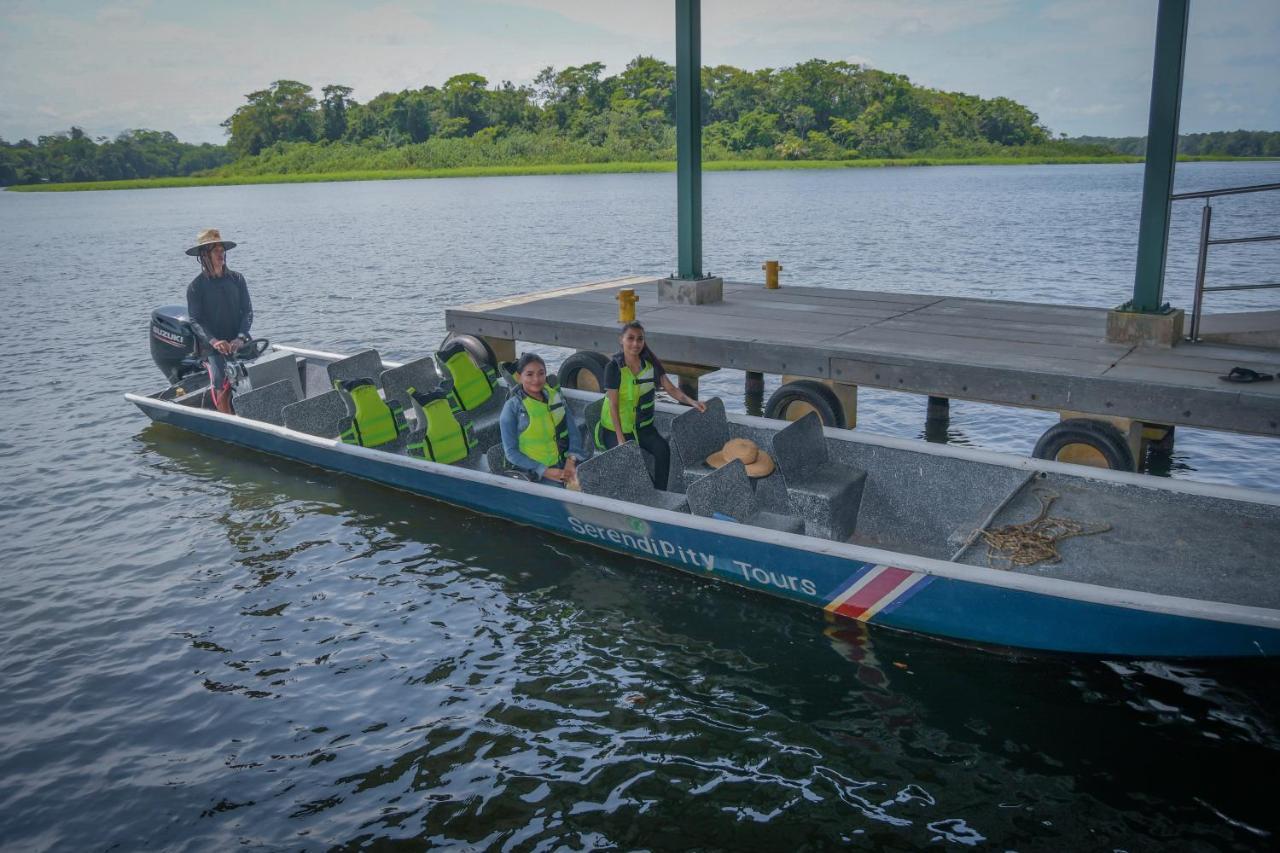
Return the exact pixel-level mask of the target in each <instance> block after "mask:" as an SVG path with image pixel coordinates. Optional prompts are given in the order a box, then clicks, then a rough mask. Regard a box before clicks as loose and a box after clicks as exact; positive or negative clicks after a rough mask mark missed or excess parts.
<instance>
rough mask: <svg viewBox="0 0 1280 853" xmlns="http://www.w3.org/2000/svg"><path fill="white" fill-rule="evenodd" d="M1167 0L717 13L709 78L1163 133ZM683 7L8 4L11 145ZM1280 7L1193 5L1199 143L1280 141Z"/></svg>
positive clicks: (373, 79) (893, 1)
mask: <svg viewBox="0 0 1280 853" xmlns="http://www.w3.org/2000/svg"><path fill="white" fill-rule="evenodd" d="M1155 20H1156V0H788V2H782V3H779V2H777V0H767V1H766V0H703V2H702V60H703V64H704V65H718V64H722V63H724V64H729V65H735V66H737V67H739V68H747V69H756V68H778V67H783V66H787V65H792V64H794V63H796V62H802V61H804V60H806V59H812V58H821V59H828V60H846V61H850V62H858V63H863V64H866V65H869V66H871V67H874V68H879V69H882V70H884V71H892V72H896V73H900V74H906V75H907V76H908V77H910V78H911V80H912V82H914V83H916V84H917V85H924V86H929V87H931V88H937V89H945V90H948V91H961V92H968V93H971V94H977V95H981V96H983V97H988V98H989V97H995V96H1005V97H1009V98H1013V99H1014V100H1016V101H1019V102H1020V103H1023V104H1025V105H1026V106H1028V107H1029V108H1030V109H1031V110H1032V111H1034V112H1036V113H1038V114H1039V116H1040V119H1041V121H1042V122H1044V123H1045V124H1046V125H1047V126H1048V127H1049V128H1050V129H1051V130H1052V131H1054V132H1055V133H1066V134H1068V135H1070V136H1077V135H1085V134H1087V135H1098V136H1140V135H1143V134H1145V133H1146V127H1147V109H1148V99H1149V97H1150V92H1151V88H1150V87H1151V63H1152V58H1153V52H1154V44H1155ZM674 42H675V13H674V2H673V0H629V2H625V1H624V0H505V2H484V0H476V2H472V0H465V2H464V0H452V1H451V2H449V1H448V0H440V2H435V0H414V1H413V2H411V0H401V2H377V1H376V0H347V2H330V0H306V2H304V0H215V2H208V0H205V2H201V3H190V2H184V1H183V0H114V2H76V0H0V138H4V139H7V140H9V141H11V142H12V141H17V140H18V139H21V138H30V139H33V140H34V139H35V138H36V137H37V136H39V135H41V134H48V133H54V132H58V131H62V130H66V129H67V128H69V127H71V126H72V125H76V126H79V127H83V128H84V129H85V130H86V131H87V132H88V133H89V134H90V135H91V136H94V137H98V136H114V135H116V134H117V133H119V132H121V131H123V130H126V129H130V128H147V129H152V130H169V131H172V132H174V133H175V134H176V135H177V136H178V138H179V139H182V140H184V141H188V142H223V141H225V139H226V136H225V133H224V132H223V130H222V128H221V127H220V123H221V122H222V121H223V120H224V119H225V118H226V117H227V116H229V115H231V113H232V112H234V111H235V109H236V108H237V107H238V106H240V105H241V104H243V103H244V96H245V95H246V94H247V93H249V92H252V91H255V90H258V89H262V88H265V87H267V86H268V85H269V84H270V83H271V82H272V81H274V80H279V79H292V80H300V81H302V82H304V83H307V84H309V85H311V86H312V87H314V89H315V91H316V93H317V94H318V93H319V90H320V88H321V87H322V86H325V85H327V84H330V83H341V84H344V85H348V86H351V87H353V88H354V89H355V92H354V97H355V98H356V99H357V100H360V101H367V100H369V99H370V98H372V97H374V96H375V95H377V94H379V93H380V92H383V91H400V90H401V89H407V88H419V87H421V86H424V85H434V86H439V85H440V84H441V83H443V82H444V81H445V80H446V79H448V78H449V77H450V76H452V75H454V74H459V73H463V72H477V73H479V74H482V75H484V76H485V77H487V78H488V79H489V81H490V83H491V84H497V83H499V82H500V81H503V80H511V81H512V82H515V83H517V84H523V83H530V82H532V80H533V78H534V76H535V75H536V74H537V73H538V71H539V70H540V69H542V68H544V67H546V66H548V65H551V66H555V67H557V68H563V67H565V66H566V65H581V64H583V63H585V62H591V61H601V62H604V63H605V64H606V66H607V69H606V73H607V74H612V73H617V72H619V71H621V70H622V69H623V68H624V67H625V66H626V63H627V62H628V61H629V60H630V59H632V58H634V57H636V56H638V55H649V56H656V57H658V58H660V59H664V60H666V61H668V62H674V61H675V47H674ZM1277 46H1280V0H1220V2H1216V3H1208V2H1204V0H1200V2H1195V3H1193V4H1192V9H1191V25H1190V34H1189V36H1188V42H1187V62H1186V76H1185V81H1184V84H1183V98H1182V120H1181V130H1182V132H1183V133H1195V132H1204V131H1213V130H1235V129H1237V128H1244V129H1247V130H1280V50H1278V49H1277Z"/></svg>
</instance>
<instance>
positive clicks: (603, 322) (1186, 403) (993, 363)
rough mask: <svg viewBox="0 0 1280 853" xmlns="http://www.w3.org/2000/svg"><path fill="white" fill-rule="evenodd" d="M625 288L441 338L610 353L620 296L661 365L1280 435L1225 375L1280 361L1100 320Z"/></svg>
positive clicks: (1248, 393) (541, 304) (751, 289)
mask: <svg viewBox="0 0 1280 853" xmlns="http://www.w3.org/2000/svg"><path fill="white" fill-rule="evenodd" d="M657 282H658V279H656V278H643V277H632V278H624V279H613V280H609V281H601V282H595V283H591V284H584V285H578V286H574V287H566V288H561V289H557V290H549V291H544V292H541V293H533V294H528V295H524V296H515V297H509V298H506V299H500V300H495V301H491V302H483V303H477V304H474V305H467V306H462V307H458V308H452V309H449V310H448V311H447V312H446V323H447V325H448V328H449V330H450V331H456V332H459V333H464V334H473V335H482V336H485V337H489V338H495V339H501V340H513V341H526V342H530V343H541V344H549V345H555V346H561V347H569V348H573V349H582V350H594V351H596V352H602V353H606V354H608V353H611V352H614V351H615V350H616V349H617V329H618V322H617V317H618V304H617V300H616V294H617V292H618V291H619V290H620V289H622V288H624V287H628V288H632V289H634V290H635V292H636V295H637V296H638V297H639V302H638V303H637V305H636V316H637V318H638V319H639V320H640V321H641V322H643V323H644V324H645V330H646V333H647V335H648V337H649V338H650V340H651V341H652V342H653V345H654V349H655V350H656V351H657V352H660V353H661V354H662V356H663V358H664V359H668V360H671V361H673V362H683V363H686V364H697V365H707V366H713V367H724V368H732V369H736V370H748V371H757V372H760V373H771V374H791V375H797V376H810V377H816V378H819V379H831V380H834V381H836V382H841V383H847V384H850V385H859V386H868V387H874V388H884V389H889V390H895V391H906V392H911V393H916V394H928V395H932V396H937V397H947V398H955V399H962V400H976V401H982V402H988V403H997V404H1002V405H1011V406H1024V407H1030V408H1036V409H1045V410H1051V411H1070V412H1082V413H1087V414H1093V415H1103V416H1111V417H1124V418H1133V419H1135V420H1141V421H1146V422H1149V423H1155V424H1176V425H1185V426H1193V427H1202V428H1206V429H1217V430H1227V431H1232V432H1242V433H1251V434H1256V435H1280V381H1272V382H1258V383H1250V384H1236V383H1228V382H1225V381H1223V380H1222V379H1220V378H1219V377H1220V376H1221V375H1223V374H1226V373H1227V372H1228V371H1230V370H1231V368H1232V367H1235V366H1237V365H1238V366H1241V367H1249V368H1252V369H1254V370H1257V371H1259V372H1265V373H1276V372H1277V371H1280V349H1276V348H1270V347H1256V346H1247V347H1246V346H1235V345H1224V344H1213V343H1198V344H1194V345H1193V344H1184V345H1181V346H1177V347H1173V348H1169V349H1164V348H1155V347H1147V346H1134V345H1128V344H1116V343H1109V342H1107V340H1106V320H1107V310H1106V309H1103V308H1083V307H1075V306H1068V305H1043V304H1031V303H1025V302H1005V301H999V300H991V299H973V298H966V297H952V296H938V295H926V294H911V293H884V292H875V291H866V290H837V289H832V288H819V287H798V286H783V287H781V288H779V289H776V290H768V289H765V288H764V287H763V286H762V285H760V284H749V283H742V282H729V281H726V282H725V283H724V301H723V302H720V303H716V304H713V305H698V306H691V305H680V304H674V303H670V302H662V303H659V301H658V293H657V290H658V288H657Z"/></svg>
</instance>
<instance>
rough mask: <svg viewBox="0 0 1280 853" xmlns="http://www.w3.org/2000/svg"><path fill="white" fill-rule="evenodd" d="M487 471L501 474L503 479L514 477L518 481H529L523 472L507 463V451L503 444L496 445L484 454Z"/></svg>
mask: <svg viewBox="0 0 1280 853" xmlns="http://www.w3.org/2000/svg"><path fill="white" fill-rule="evenodd" d="M484 461H485V470H487V471H488V472H489V473H490V474H500V475H502V476H503V477H512V478H514V479H517V480H528V479H529V478H528V477H527V476H526V475H525V473H524V472H523V471H521V470H520V469H518V468H514V467H512V465H511V463H510V462H508V461H507V454H506V451H504V450H503V449H502V445H501V444H495V445H493V446H491V447H490V448H489V449H488V450H486V451H485V452H484Z"/></svg>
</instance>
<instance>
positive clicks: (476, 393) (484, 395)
mask: <svg viewBox="0 0 1280 853" xmlns="http://www.w3.org/2000/svg"><path fill="white" fill-rule="evenodd" d="M436 358H438V359H440V363H441V364H443V365H444V369H445V372H446V373H448V374H449V378H450V379H452V380H453V386H452V387H451V388H450V389H449V394H450V397H451V402H452V403H453V407H454V409H455V410H456V411H460V412H469V411H472V410H474V409H478V408H480V406H482V405H484V403H485V401H486V400H488V399H489V398H490V397H492V396H493V386H494V384H495V383H496V382H497V381H498V377H497V374H495V373H494V372H493V370H492V368H489V367H488V366H486V367H484V368H480V367H477V366H476V363H475V362H474V361H473V360H472V358H471V353H469V352H467V350H466V348H465V347H463V346H462V344H453V345H451V346H448V347H445V348H444V349H442V350H440V352H438V353H436Z"/></svg>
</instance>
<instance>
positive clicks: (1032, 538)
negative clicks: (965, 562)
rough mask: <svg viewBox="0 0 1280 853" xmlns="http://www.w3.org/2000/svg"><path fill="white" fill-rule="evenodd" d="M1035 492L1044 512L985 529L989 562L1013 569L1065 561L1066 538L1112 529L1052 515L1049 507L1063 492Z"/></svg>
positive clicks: (1044, 490) (996, 565)
mask: <svg viewBox="0 0 1280 853" xmlns="http://www.w3.org/2000/svg"><path fill="white" fill-rule="evenodd" d="M1033 494H1034V495H1035V496H1036V499H1037V500H1039V501H1040V513H1039V514H1038V515H1037V516H1036V517H1035V518H1033V519H1031V520H1030V521H1023V522H1021V523H1019V524H1008V525H1005V526H1004V527H996V528H994V529H991V530H983V531H982V533H981V535H982V539H983V541H984V542H986V543H987V565H989V566H991V567H992V568H997V569H1000V568H1004V569H1012V568H1014V567H1017V568H1026V567H1027V566H1034V565H1035V564H1036V563H1057V562H1060V561H1061V560H1062V555H1061V554H1060V553H1058V544H1059V543H1060V542H1062V541H1063V540H1064V539H1070V538H1071V537H1073V536H1092V535H1093V534H1095V533H1105V532H1106V531H1108V530H1110V529H1111V525H1110V524H1105V523H1104V524H1085V523H1083V522H1080V521H1075V520H1074V519H1070V518H1061V517H1059V516H1054V515H1049V508H1050V507H1052V506H1053V502H1054V501H1056V500H1057V499H1058V498H1059V495H1058V494H1056V493H1054V492H1051V491H1048V490H1047V489H1036V490H1035V491H1034V492H1033Z"/></svg>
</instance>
